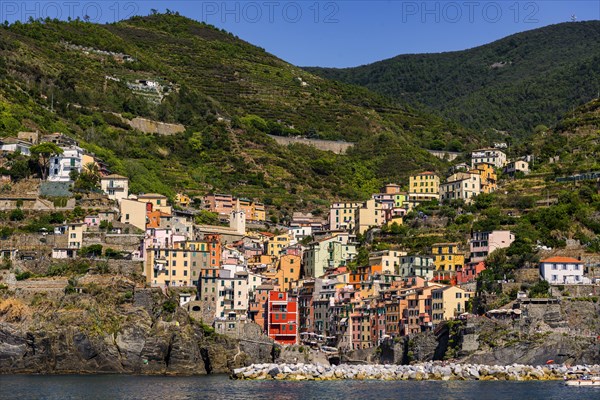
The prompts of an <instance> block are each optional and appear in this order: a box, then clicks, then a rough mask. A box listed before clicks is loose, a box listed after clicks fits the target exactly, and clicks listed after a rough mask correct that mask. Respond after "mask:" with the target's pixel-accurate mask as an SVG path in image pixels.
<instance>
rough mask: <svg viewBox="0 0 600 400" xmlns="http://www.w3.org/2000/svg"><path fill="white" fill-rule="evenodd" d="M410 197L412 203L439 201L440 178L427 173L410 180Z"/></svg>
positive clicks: (411, 177) (412, 177)
mask: <svg viewBox="0 0 600 400" xmlns="http://www.w3.org/2000/svg"><path fill="white" fill-rule="evenodd" d="M408 196H409V198H410V201H411V203H418V202H422V201H431V200H439V198H440V177H439V176H437V175H436V174H435V173H433V172H430V171H426V172H421V173H420V174H417V175H412V176H410V177H409V178H408Z"/></svg>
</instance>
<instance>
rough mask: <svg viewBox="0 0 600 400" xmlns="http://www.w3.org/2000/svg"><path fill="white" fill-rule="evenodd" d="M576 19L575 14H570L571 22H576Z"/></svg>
mask: <svg viewBox="0 0 600 400" xmlns="http://www.w3.org/2000/svg"><path fill="white" fill-rule="evenodd" d="M576 21H577V15H575V14H571V22H576Z"/></svg>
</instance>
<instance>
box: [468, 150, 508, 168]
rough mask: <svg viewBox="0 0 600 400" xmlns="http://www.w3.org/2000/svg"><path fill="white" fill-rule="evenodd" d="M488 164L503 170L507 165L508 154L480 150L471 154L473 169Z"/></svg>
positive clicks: (498, 151)
mask: <svg viewBox="0 0 600 400" xmlns="http://www.w3.org/2000/svg"><path fill="white" fill-rule="evenodd" d="M482 163H488V164H493V165H494V167H496V168H503V167H504V166H505V165H506V154H504V152H502V151H500V150H498V149H480V150H475V151H474V152H472V153H471V167H472V168H475V165H477V164H482Z"/></svg>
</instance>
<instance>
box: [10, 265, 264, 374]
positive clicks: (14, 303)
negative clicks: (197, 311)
mask: <svg viewBox="0 0 600 400" xmlns="http://www.w3.org/2000/svg"><path fill="white" fill-rule="evenodd" d="M0 296H1V297H0V373H99V372H100V373H135V374H189V375H191V374H206V373H226V372H230V371H231V370H232V369H233V368H237V367H240V366H244V365H250V364H252V363H260V362H271V361H272V353H273V351H272V350H273V344H272V342H270V341H269V340H268V339H266V338H256V340H253V341H252V342H240V341H238V340H235V339H230V338H227V337H224V336H221V335H218V334H215V333H214V332H213V331H212V329H210V328H209V327H207V326H205V325H203V324H202V323H200V322H198V321H195V320H193V319H192V318H190V317H189V315H188V314H187V312H186V311H185V310H184V309H182V308H180V307H178V306H177V303H176V302H174V301H173V300H171V299H169V298H168V297H166V296H165V295H164V294H163V293H162V292H160V291H159V290H154V289H144V288H139V287H136V283H135V282H133V281H132V280H130V279H128V278H125V277H118V276H84V277H83V278H81V279H80V280H79V281H74V280H73V279H71V280H70V281H69V283H68V285H67V287H66V288H65V290H63V291H62V292H56V291H54V292H51V291H48V292H45V291H40V290H36V291H35V292H34V293H32V292H27V291H19V290H16V291H9V290H7V289H2V290H1V291H0Z"/></svg>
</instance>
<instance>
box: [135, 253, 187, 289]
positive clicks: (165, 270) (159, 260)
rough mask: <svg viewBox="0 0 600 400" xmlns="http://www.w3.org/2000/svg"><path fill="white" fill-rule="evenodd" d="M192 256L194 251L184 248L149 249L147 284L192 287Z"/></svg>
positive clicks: (147, 255)
mask: <svg viewBox="0 0 600 400" xmlns="http://www.w3.org/2000/svg"><path fill="white" fill-rule="evenodd" d="M191 254H192V250H188V249H184V248H177V249H175V248H169V249H164V248H163V249H160V248H159V249H148V252H147V254H146V266H145V272H146V282H147V283H149V284H151V285H152V286H192V262H191ZM195 279H196V280H197V279H198V278H195Z"/></svg>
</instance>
